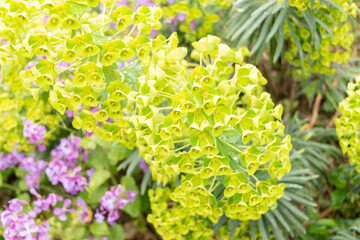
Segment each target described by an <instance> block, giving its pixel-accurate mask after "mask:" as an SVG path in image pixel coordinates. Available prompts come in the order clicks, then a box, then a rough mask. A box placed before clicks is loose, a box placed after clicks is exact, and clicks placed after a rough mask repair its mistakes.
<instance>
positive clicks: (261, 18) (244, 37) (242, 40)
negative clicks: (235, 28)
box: [237, 6, 274, 47]
mask: <svg viewBox="0 0 360 240" xmlns="http://www.w3.org/2000/svg"><path fill="white" fill-rule="evenodd" d="M272 8H274V6H272V7H271V8H270V9H268V10H267V11H265V12H263V13H262V15H261V16H259V17H258V18H257V19H256V21H255V22H252V25H251V27H249V28H247V29H246V32H244V34H243V35H242V37H241V38H240V41H239V43H238V44H237V46H238V47H240V46H242V45H243V44H244V43H245V42H246V40H247V39H248V38H249V37H250V35H251V34H253V32H254V31H255V29H256V28H258V27H259V25H260V24H261V23H262V22H263V21H264V19H265V18H266V17H267V16H269V15H270V14H271V9H272Z"/></svg>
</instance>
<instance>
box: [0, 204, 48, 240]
mask: <svg viewBox="0 0 360 240" xmlns="http://www.w3.org/2000/svg"><path fill="white" fill-rule="evenodd" d="M26 204H28V203H27V201H25V200H19V199H12V200H10V201H9V206H5V210H4V211H2V212H1V214H0V218H1V224H2V226H3V227H4V228H5V231H4V233H3V236H4V238H5V239H7V240H17V239H29V240H31V239H33V240H36V239H37V240H50V238H49V237H48V232H49V224H48V223H47V222H46V221H43V222H42V224H39V223H38V222H37V221H35V220H36V212H35V211H29V212H25V211H24V207H25V206H24V205H26Z"/></svg>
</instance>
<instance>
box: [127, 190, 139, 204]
mask: <svg viewBox="0 0 360 240" xmlns="http://www.w3.org/2000/svg"><path fill="white" fill-rule="evenodd" d="M126 195H127V196H128V198H129V201H130V202H133V201H135V199H136V196H137V192H135V191H132V190H127V191H126Z"/></svg>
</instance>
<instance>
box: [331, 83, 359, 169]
mask: <svg viewBox="0 0 360 240" xmlns="http://www.w3.org/2000/svg"><path fill="white" fill-rule="evenodd" d="M359 89H360V77H357V78H356V81H355V83H349V85H348V91H347V93H348V97H346V98H345V99H344V100H343V101H342V102H340V103H339V108H340V111H341V117H340V118H338V119H336V132H337V135H338V136H339V140H340V146H341V149H342V151H343V152H344V154H347V155H348V156H349V161H350V164H351V165H356V170H357V171H358V172H360V167H359V165H360V158H359V157H360V152H359V133H358V131H357V130H356V129H358V128H359V126H360V117H359V110H358V109H359V106H360V95H359Z"/></svg>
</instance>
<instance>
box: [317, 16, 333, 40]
mask: <svg viewBox="0 0 360 240" xmlns="http://www.w3.org/2000/svg"><path fill="white" fill-rule="evenodd" d="M316 22H317V23H318V24H320V25H321V26H322V27H323V28H324V29H325V30H326V31H327V32H328V33H329V35H330V36H331V38H332V39H334V34H333V32H332V31H331V29H330V28H329V27H328V25H326V24H325V23H324V22H323V21H321V20H320V19H318V18H316Z"/></svg>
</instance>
